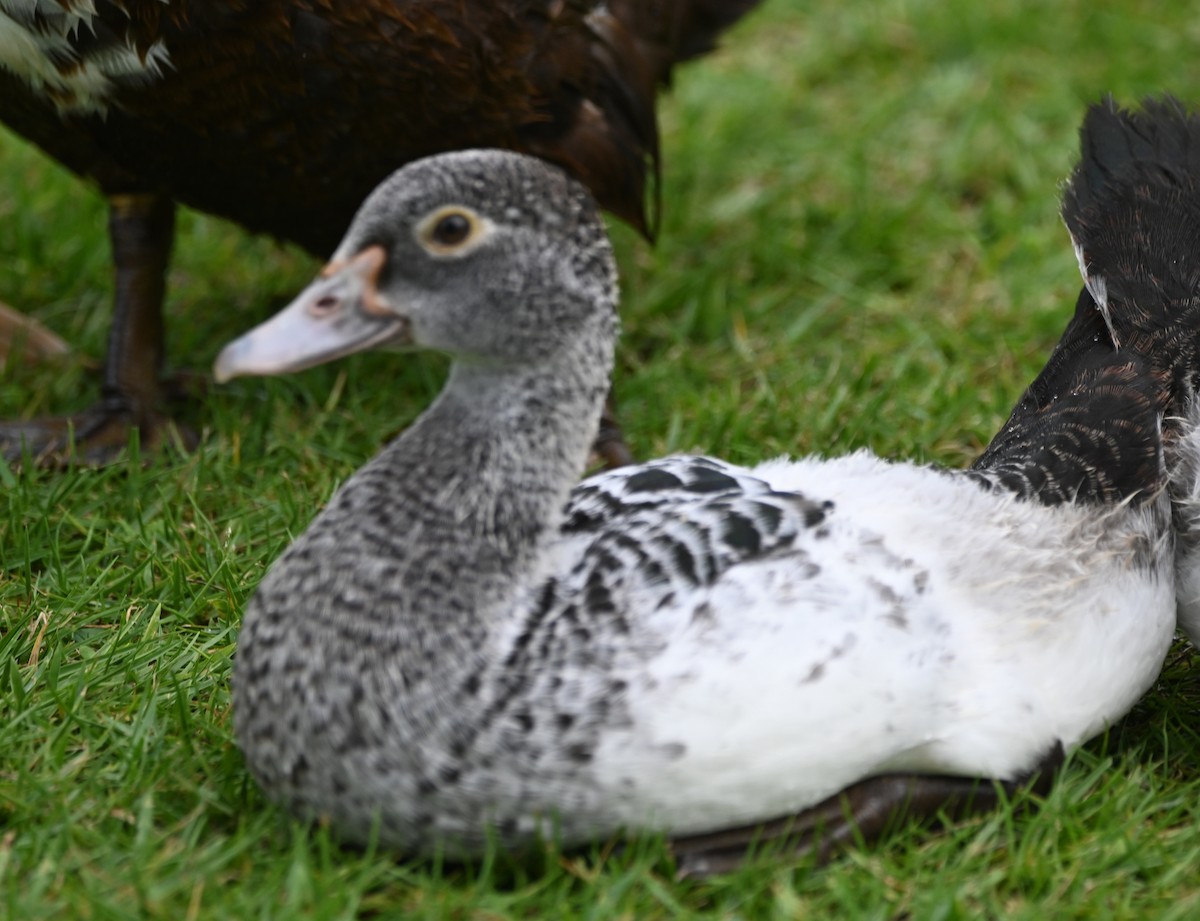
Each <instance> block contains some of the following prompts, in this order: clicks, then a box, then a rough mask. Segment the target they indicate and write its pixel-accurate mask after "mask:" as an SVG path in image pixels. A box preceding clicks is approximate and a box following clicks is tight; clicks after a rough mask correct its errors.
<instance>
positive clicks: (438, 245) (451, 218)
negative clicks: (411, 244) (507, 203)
mask: <svg viewBox="0 0 1200 921" xmlns="http://www.w3.org/2000/svg"><path fill="white" fill-rule="evenodd" d="M491 230H492V223H491V221H489V220H487V219H486V218H484V217H482V216H481V215H479V214H476V213H475V212H474V211H472V210H471V209H470V208H466V207H464V206H462V205H450V206H447V207H444V208H438V209H437V210H436V211H434V212H432V213H430V214H429V215H427V216H426V217H425V218H424V219H423V220H422V221H421V223H420V224H419V225H417V240H418V241H419V242H420V244H421V246H423V247H424V248H425V249H426V250H428V251H429V252H430V253H432V254H433V255H435V256H465V255H466V254H467V253H469V252H470V251H471V250H473V249H475V247H477V246H478V245H479V244H480V243H482V242H483V241H484V240H485V239H487V237H488V236H489V235H490V233H491Z"/></svg>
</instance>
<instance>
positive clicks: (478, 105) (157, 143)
mask: <svg viewBox="0 0 1200 921" xmlns="http://www.w3.org/2000/svg"><path fill="white" fill-rule="evenodd" d="M757 2H758V0H609V2H607V3H601V2H598V0H360V2H357V3H345V4H330V3H328V2H321V0H211V2H205V3H199V2H194V0H169V2H165V3H164V2H161V0H94V2H93V3H83V2H81V0H59V2H58V3H57V4H55V3H53V2H47V0H41V2H38V3H35V2H32V0H0V14H4V16H7V20H6V19H5V18H4V16H0V121H3V122H4V123H5V124H6V125H8V126H9V127H10V128H12V129H13V130H14V131H16V132H17V133H18V134H21V135H23V136H24V137H26V138H28V139H29V140H31V141H33V142H34V143H35V144H37V145H38V146H39V147H41V148H42V149H43V150H45V151H46V152H47V153H48V154H50V155H51V156H52V157H54V158H55V159H56V160H59V161H60V162H61V163H63V164H65V165H66V166H67V167H69V168H70V169H71V170H73V171H74V172H76V173H78V174H79V175H81V176H83V177H85V178H87V179H90V180H93V181H95V182H97V183H98V184H99V186H100V188H101V190H102V191H103V192H104V194H105V195H107V196H108V197H109V200H110V204H111V206H112V208H111V214H112V219H111V222H110V224H111V226H110V229H111V234H112V238H113V246H114V263H115V265H116V271H117V294H116V311H115V318H114V325H113V333H112V336H111V339H110V347H109V354H108V359H107V362H106V367H105V383H104V394H105V396H104V401H103V402H104V405H103V406H101V407H98V408H97V410H93V411H92V412H91V413H89V414H88V415H87V416H86V417H84V418H77V419H76V420H75V426H76V431H77V436H79V438H80V441H81V443H82V444H81V453H82V454H88V453H91V454H93V456H95V457H96V458H97V459H102V458H103V457H104V456H106V455H107V454H109V453H111V450H112V449H114V448H119V447H120V446H123V445H124V444H125V442H126V431H127V427H128V425H129V424H130V423H132V424H135V425H139V426H140V427H141V428H142V429H143V441H144V442H146V441H150V440H153V439H154V433H155V431H156V430H157V428H158V425H157V423H159V422H160V421H162V420H160V418H159V417H158V416H157V415H156V408H155V407H156V404H157V403H158V402H159V397H160V384H159V374H160V368H161V362H162V329H161V327H162V314H161V307H162V298H163V272H164V270H165V267H166V264H167V261H168V258H169V252H170V246H171V239H172V233H173V206H174V203H175V202H180V203H183V204H187V205H189V206H191V207H194V208H197V209H199V210H201V211H206V212H209V213H212V214H216V215H219V216H221V217H225V218H229V219H231V220H234V221H236V222H237V223H239V224H241V225H243V226H245V227H246V228H248V229H250V230H252V231H256V232H263V233H269V234H272V235H274V236H277V237H280V238H282V239H284V240H290V241H294V242H296V243H298V244H300V245H301V246H303V247H304V248H305V249H307V250H309V251H310V252H312V253H314V254H315V255H318V256H326V255H328V254H329V252H330V251H331V250H332V248H333V246H334V245H335V244H336V242H337V240H338V239H339V238H340V236H341V235H342V233H343V231H344V230H345V228H346V225H347V224H348V223H349V221H350V218H351V217H352V215H353V213H354V211H355V209H356V208H357V207H358V205H359V203H360V202H361V201H362V199H363V198H364V197H365V196H366V194H367V192H369V191H370V190H371V189H372V188H373V187H374V186H375V185H376V184H377V183H378V182H379V180H380V179H382V178H383V177H384V176H386V175H387V174H389V173H390V172H391V171H392V170H393V169H395V168H396V167H398V166H400V165H402V164H403V163H405V162H408V161H410V160H413V159H416V158H418V157H422V156H425V155H427V154H432V153H436V152H440V151H445V150H453V149H459V148H466V147H504V148H510V149H514V150H521V151H525V152H528V153H532V154H535V155H538V156H541V157H544V158H546V159H548V160H550V161H552V162H554V163H557V164H559V165H561V166H563V167H564V168H566V169H567V170H568V171H570V172H571V173H573V174H574V175H575V176H577V177H578V178H579V179H581V180H582V181H583V182H584V183H585V184H586V185H587V186H588V187H589V188H590V189H591V190H592V192H593V194H595V196H596V197H597V199H598V201H599V202H600V203H601V205H602V206H603V207H605V208H606V209H608V210H609V211H611V212H613V213H614V214H616V215H617V216H619V217H620V218H622V219H623V220H625V221H628V222H629V223H631V224H632V225H633V226H635V227H637V228H638V229H639V230H640V231H642V233H644V234H646V235H647V236H652V234H653V229H654V223H655V218H656V216H657V202H656V200H655V198H654V196H655V195H656V191H657V185H656V183H655V179H656V176H657V170H658V135H657V128H656V121H655V114H654V100H655V94H656V91H657V89H658V88H659V87H660V86H662V85H664V84H666V83H667V82H668V80H669V78H670V74H671V69H672V67H673V65H674V64H676V63H678V62H679V61H681V60H685V59H687V58H690V57H692V56H694V55H697V54H700V53H702V52H704V51H705V50H707V49H709V48H711V47H712V44H713V41H714V39H715V37H716V35H717V34H718V33H719V32H720V31H721V30H722V29H723V28H725V27H726V26H727V25H729V24H730V23H732V22H734V21H735V20H737V19H738V18H739V17H740V16H741V15H742V14H743V13H745V12H746V11H747V10H749V9H750V8H752V7H753V6H754V5H755V4H756V3H757ZM92 8H94V10H95V14H94V15H92V14H91V13H90V12H89V10H90V9H92ZM6 21H7V22H10V23H12V24H15V25H9V26H6V25H5V22H6ZM18 33H19V34H18ZM22 43H24V46H26V50H25V52H24V55H22V50H21V49H22ZM31 43H32V46H33V47H37V48H39V49H40V57H39V55H37V54H35V55H30V54H29V53H28V50H27V47H28V46H30V44H31ZM14 49H15V50H14ZM114 423H115V424H114ZM63 432H64V426H63V424H62V421H61V420H59V421H58V422H56V423H42V422H34V423H26V424H22V425H8V426H3V427H0V445H3V448H4V450H5V451H6V453H8V454H10V455H11V454H13V453H14V452H19V451H20V441H21V439H25V440H26V441H27V443H28V444H29V445H30V447H31V448H32V450H33V452H34V453H35V454H46V455H49V454H54V453H56V452H58V451H61V450H62V449H63V447H64V443H63V439H62V435H63Z"/></svg>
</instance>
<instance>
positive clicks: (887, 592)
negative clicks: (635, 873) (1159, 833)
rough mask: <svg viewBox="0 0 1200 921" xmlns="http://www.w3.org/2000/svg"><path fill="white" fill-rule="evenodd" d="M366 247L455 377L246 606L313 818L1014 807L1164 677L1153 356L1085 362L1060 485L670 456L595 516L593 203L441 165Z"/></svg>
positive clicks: (524, 180) (519, 824)
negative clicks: (380, 260)
mask: <svg viewBox="0 0 1200 921" xmlns="http://www.w3.org/2000/svg"><path fill="white" fill-rule="evenodd" d="M450 205H453V206H456V207H457V206H459V205H463V206H466V207H469V208H472V209H475V210H477V211H479V212H480V213H482V214H484V215H486V217H487V218H488V220H489V221H490V222H491V223H490V225H489V227H490V229H489V230H488V231H487V236H486V237H485V238H484V240H483V242H482V243H480V244H479V245H477V246H475V247H474V248H472V249H471V250H470V251H469V253H467V254H465V255H463V256H462V257H461V258H457V259H455V260H453V261H450V262H448V261H445V260H441V259H435V258H430V257H428V255H427V254H424V253H423V252H422V251H421V249H420V247H419V245H418V243H417V242H416V239H415V236H414V232H413V230H412V228H413V227H415V226H419V222H420V220H421V218H422V217H423V216H424V215H426V214H429V213H431V212H433V211H434V210H436V209H437V208H440V207H446V206H450ZM368 245H381V246H384V247H385V249H386V250H387V252H388V268H387V270H386V271H385V272H384V273H383V274H382V275H381V281H380V296H381V298H382V299H383V300H384V301H385V302H386V303H387V304H389V305H391V306H392V308H393V309H395V310H396V311H403V312H404V314H405V317H406V321H407V323H408V324H409V327H410V328H411V329H412V330H413V336H414V339H415V340H416V342H417V344H418V345H425V346H426V347H434V348H439V349H442V350H445V351H448V352H450V353H451V354H452V356H453V357H454V359H455V363H454V365H453V369H452V371H451V374H450V378H449V380H448V382H447V384H446V387H445V389H444V390H443V392H442V394H441V395H440V396H439V398H438V399H437V401H436V402H435V403H434V405H433V406H432V407H430V409H429V410H428V411H427V412H426V413H425V414H424V415H423V416H422V417H421V418H420V419H419V420H418V421H417V422H416V423H415V424H414V425H413V426H412V427H411V428H410V429H409V430H408V431H406V432H405V433H404V434H402V435H401V436H400V437H399V438H398V439H397V440H396V441H394V442H393V443H392V444H391V445H390V446H389V447H388V448H386V449H385V450H384V452H383V453H382V454H380V455H379V456H378V457H377V458H375V459H374V460H373V461H371V462H370V463H369V464H368V465H367V466H366V467H364V468H363V469H362V470H361V471H360V472H359V473H358V474H356V475H355V476H354V477H353V478H351V480H350V481H349V482H347V483H346V485H345V486H344V487H343V488H342V489H341V490H340V491H339V492H338V493H337V494H336V495H335V496H334V497H333V499H332V500H331V501H330V503H329V505H328V507H327V508H326V509H325V510H324V511H323V512H322V513H321V514H320V515H319V516H318V517H317V518H316V519H315V520H314V522H313V523H312V525H311V526H310V528H309V529H308V530H307V531H306V532H305V534H304V535H302V536H301V537H300V539H298V540H297V541H296V543H295V544H294V545H293V546H292V547H291V548H290V549H289V550H288V551H287V552H286V553H285V554H284V556H283V557H281V559H280V560H279V561H278V562H277V563H276V564H275V565H274V566H273V567H272V569H271V571H270V572H269V573H268V575H267V576H266V578H264V580H263V582H262V584H261V586H260V587H259V589H258V591H257V593H256V594H255V596H254V598H253V600H252V601H251V603H250V605H249V607H248V609H247V612H246V618H245V624H244V627H243V631H242V635H241V638H240V640H239V645H238V651H237V657H236V661H235V674H234V706H235V710H234V713H235V729H236V732H237V737H238V741H239V744H240V745H241V747H242V749H243V751H244V752H245V754H246V758H247V761H248V764H249V766H250V768H251V770H252V771H253V773H254V775H255V776H256V777H257V778H258V780H259V781H260V783H261V784H262V785H263V787H264V789H265V790H266V791H267V792H268V793H269V794H270V795H271V796H272V797H274V798H276V799H277V800H279V801H280V802H282V803H284V804H285V805H287V806H288V807H289V808H290V809H291V810H292V811H294V812H295V813H297V814H299V815H302V816H308V817H322V818H325V819H327V820H329V821H330V822H332V823H333V825H334V827H336V828H337V829H338V830H339V831H340V832H341V833H342V834H344V835H345V836H347V837H348V838H351V839H356V840H367V839H369V838H371V836H372V835H373V834H375V833H376V832H377V833H378V835H379V839H380V840H381V841H382V842H383V843H385V844H387V845H390V846H396V847H400V848H403V849H405V850H408V851H417V852H427V851H431V850H433V849H435V848H445V849H446V850H448V851H449V852H451V853H455V854H471V853H477V852H479V851H480V850H481V849H482V847H483V846H484V844H485V842H486V841H487V839H488V836H489V835H491V834H494V835H496V836H497V838H498V839H499V840H500V841H501V842H502V843H503V844H505V845H506V846H512V847H516V846H520V845H522V844H526V843H529V842H531V841H532V840H533V839H534V838H535V837H536V836H537V835H539V834H543V835H544V834H553V835H557V836H559V837H560V838H561V839H562V840H563V841H565V842H567V843H573V842H579V841H583V840H587V839H590V838H594V837H598V836H604V835H609V834H611V833H613V832H615V831H617V830H618V829H621V828H653V829H664V830H667V831H670V832H672V833H675V834H688V833H694V832H703V831H709V830H715V829H720V828H726V827H730V826H737V825H743V824H747V823H749V822H753V821H756V820H765V819H769V818H774V817H777V816H780V815H783V814H787V813H791V812H795V811H797V810H800V809H803V808H804V807H806V806H808V805H811V804H813V803H815V802H817V801H819V800H820V799H822V798H824V797H826V796H828V795H830V794H831V793H834V792H836V791H838V790H840V789H842V788H843V787H845V786H846V785H848V784H850V783H852V782H854V781H856V780H859V779H861V778H863V777H866V776H870V775H872V774H875V773H879V772H883V771H889V770H910V771H922V772H926V771H927V772H933V773H942V774H961V775H965V776H979V777H994V778H997V779H1013V778H1017V777H1020V776H1023V775H1024V774H1025V773H1026V772H1028V771H1029V770H1030V769H1032V768H1033V767H1035V766H1036V765H1037V764H1039V763H1040V762H1041V760H1042V759H1043V758H1044V757H1045V755H1046V754H1047V752H1049V751H1051V750H1053V749H1054V747H1055V746H1056V745H1057V744H1059V743H1061V744H1064V745H1066V746H1071V745H1075V744H1078V743H1079V742H1081V741H1083V740H1084V739H1086V738H1088V737H1090V736H1092V735H1094V734H1095V733H1097V732H1100V731H1102V730H1103V729H1104V727H1105V726H1107V725H1109V724H1110V723H1111V722H1112V721H1113V720H1116V719H1118V718H1119V717H1120V716H1121V715H1122V714H1123V713H1124V712H1125V711H1126V710H1127V709H1128V708H1129V707H1130V706H1132V704H1133V702H1134V701H1135V700H1136V699H1137V698H1138V696H1140V694H1141V693H1142V692H1143V691H1144V690H1145V689H1146V688H1147V687H1148V686H1149V684H1150V683H1151V682H1152V681H1153V679H1154V677H1155V676H1156V675H1157V673H1158V670H1159V668H1160V666H1161V663H1162V659H1163V656H1164V655H1165V652H1166V649H1167V646H1168V644H1169V642H1170V639H1171V636H1172V633H1173V630H1174V623H1175V612H1174V580H1173V572H1174V570H1173V567H1172V560H1173V552H1174V549H1173V542H1172V538H1171V532H1170V528H1169V521H1170V517H1169V507H1168V500H1167V493H1166V489H1165V487H1164V482H1165V473H1164V465H1163V457H1162V450H1161V439H1160V428H1159V426H1160V417H1161V414H1162V402H1163V401H1162V400H1161V399H1159V397H1158V395H1157V391H1156V385H1155V384H1154V382H1153V380H1151V379H1150V378H1149V377H1148V376H1147V374H1146V373H1145V372H1146V368H1145V366H1144V364H1142V363H1139V362H1138V360H1137V358H1136V356H1134V357H1133V358H1128V357H1126V356H1123V355H1118V354H1116V353H1115V352H1114V350H1113V349H1112V347H1111V345H1110V344H1108V343H1106V342H1104V341H1095V340H1093V341H1091V343H1090V345H1089V346H1088V347H1087V348H1085V349H1082V350H1081V351H1080V352H1079V353H1077V354H1076V359H1077V360H1076V361H1074V362H1072V363H1071V366H1068V365H1067V364H1065V363H1061V362H1060V367H1059V368H1058V371H1057V373H1056V375H1055V376H1054V377H1053V379H1052V380H1050V381H1048V382H1047V383H1046V385H1045V388H1044V390H1045V393H1046V394H1047V395H1048V396H1049V397H1050V398H1051V399H1050V400H1049V404H1048V405H1049V406H1051V407H1052V409H1051V410H1049V411H1047V410H1046V408H1045V407H1034V408H1033V409H1031V410H1030V412H1031V416H1032V417H1033V421H1031V422H1029V423H1028V425H1029V426H1032V427H1033V428H1036V429H1037V430H1038V431H1039V432H1041V434H1042V436H1043V443H1042V447H1043V448H1045V449H1046V450H1047V451H1050V452H1051V453H1050V454H1048V455H1047V457H1051V456H1052V457H1053V458H1054V459H1055V463H1056V467H1055V470H1054V476H1053V479H1052V481H1051V480H1048V479H1046V478H1045V477H1043V478H1042V479H1041V480H1039V479H1038V476H1037V475H1036V474H1035V472H1034V467H1035V466H1036V464H1037V463H1038V457H1037V455H1036V452H1034V454H1033V455H1032V456H1031V455H1030V453H1029V452H1028V450H1027V448H1028V445H1027V442H1026V441H1024V440H1022V439H1020V438H1016V439H1014V440H1012V441H1010V442H1009V447H1008V449H1007V450H999V449H998V450H996V451H994V452H992V461H991V463H990V464H989V465H984V466H983V467H981V468H980V469H978V470H973V471H947V470H942V469H938V468H933V467H925V466H917V465H911V464H902V463H889V462H886V461H883V460H880V459H878V458H875V457H873V456H871V455H869V454H867V453H865V452H860V453H858V454H854V455H851V456H849V457H846V458H840V459H833V460H822V459H816V458H813V459H807V460H799V461H795V460H787V459H781V460H778V461H772V462H769V463H766V464H763V465H760V466H758V467H755V468H752V469H747V468H740V467H736V466H734V465H731V464H727V463H725V462H723V461H719V460H715V459H710V458H703V457H674V458H667V459H664V460H659V461H654V462H651V463H648V464H644V465H640V466H637V467H633V468H628V469H622V470H618V471H614V472H612V473H608V474H603V475H600V476H598V477H593V478H591V479H589V480H585V481H584V482H583V483H581V484H579V485H577V486H576V485H574V484H575V482H576V480H577V478H578V476H579V473H580V471H581V469H582V466H583V464H584V461H585V458H586V455H587V450H588V446H589V445H590V443H591V439H592V436H593V435H594V433H595V428H596V423H597V419H598V414H599V410H600V405H601V402H602V399H603V395H604V393H605V391H606V387H607V380H608V372H609V370H610V368H611V362H612V349H613V340H614V337H615V332H616V327H615V320H614V308H615V297H616V291H615V273H614V270H613V265H612V261H611V255H610V253H609V252H608V248H607V243H606V241H605V238H604V234H603V230H602V228H601V226H600V224H599V223H598V221H597V220H596V217H595V213H594V211H593V210H592V209H591V208H590V206H589V205H588V204H587V199H586V196H585V194H584V193H583V192H582V190H580V189H578V187H577V186H575V185H574V184H573V183H571V182H570V181H569V180H566V179H565V178H564V177H562V176H561V175H560V174H558V173H557V172H556V171H554V170H552V169H550V168H548V167H545V166H543V165H540V164H537V163H536V162H534V161H531V160H528V159H524V158H519V157H515V156H513V155H507V154H501V153H469V154H461V155H456V156H451V157H439V158H434V159H432V160H429V161H422V162H421V163H418V164H415V165H414V166H412V167H409V168H407V169H405V170H403V171H401V172H400V173H398V174H397V175H396V176H395V177H393V179H391V180H389V182H388V183H386V184H385V185H384V186H382V187H381V188H380V190H378V191H377V192H376V193H375V194H374V195H373V196H372V197H371V199H369V200H368V202H367V203H366V204H365V205H364V207H363V209H362V210H361V211H360V213H359V215H358V216H357V217H356V219H355V221H354V223H353V225H352V227H351V229H350V231H349V232H348V234H347V236H346V239H345V241H344V242H343V244H342V246H341V247H340V248H339V250H338V254H339V258H343V259H345V258H349V257H352V256H353V255H354V254H355V253H356V252H358V251H360V250H361V249H362V248H363V247H364V246H368ZM298 303H302V299H300V300H298ZM254 335H255V334H253V333H252V334H249V336H248V337H247V340H248V341H249V340H251V338H252V337H253V336H254ZM231 348H233V347H231ZM245 351H246V350H245V349H244V348H243V349H240V350H239V352H238V354H239V355H243V354H244V353H245ZM1097 394H1099V397H1100V398H1099V399H1098V401H1097V402H1096V403H1093V398H1094V397H1095V396H1096V395H1097ZM1089 406H1094V407H1098V410H1097V409H1096V408H1094V409H1093V410H1092V411H1091V412H1090V413H1089V411H1088V407H1089ZM1056 420H1066V422H1064V424H1062V425H1061V426H1057V428H1056V424H1057V423H1056ZM1076 423H1080V424H1076ZM1112 426H1116V427H1117V428H1118V429H1119V430H1120V433H1121V434H1120V437H1119V438H1111V437H1109V434H1110V432H1111V431H1113V428H1112ZM1055 439H1059V442H1058V443H1056V441H1055ZM1089 439H1092V440H1093V443H1092V444H1090V445H1089ZM1056 444H1057V445H1058V446H1059V447H1061V448H1062V449H1061V450H1055V448H1056ZM1110 468H1111V469H1110ZM1018 474H1019V475H1018ZM1039 483H1041V484H1045V488H1044V489H1041V488H1040V487H1039ZM1042 492H1045V495H1044V496H1043V495H1042V494H1041V493H1042Z"/></svg>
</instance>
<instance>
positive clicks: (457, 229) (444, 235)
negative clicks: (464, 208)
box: [429, 211, 471, 246]
mask: <svg viewBox="0 0 1200 921" xmlns="http://www.w3.org/2000/svg"><path fill="white" fill-rule="evenodd" d="M470 235H471V219H470V218H469V217H467V216H466V215H465V214H462V213H461V212H458V211H454V212H451V213H450V214H447V215H444V216H443V217H441V218H440V219H439V220H438V222H437V223H436V224H434V225H433V231H432V232H431V233H430V235H429V238H430V239H431V240H432V241H433V242H434V243H437V244H438V245H439V246H457V245H458V244H459V243H461V242H462V241H463V240H465V239H466V238H467V237H469V236H470Z"/></svg>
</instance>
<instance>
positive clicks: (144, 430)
mask: <svg viewBox="0 0 1200 921" xmlns="http://www.w3.org/2000/svg"><path fill="white" fill-rule="evenodd" d="M134 430H136V431H137V433H138V443H139V446H140V450H142V451H144V452H146V453H151V452H157V451H161V450H162V449H163V448H164V447H166V446H168V445H174V446H176V447H178V448H182V449H184V450H188V451H190V450H192V449H193V448H195V447H196V445H197V444H199V438H198V437H197V436H196V434H195V433H194V432H192V431H191V430H190V429H188V428H186V427H184V426H182V425H180V424H178V423H177V422H175V421H174V420H173V419H172V418H171V417H169V416H167V415H165V414H163V413H159V412H156V411H153V410H137V409H134V408H132V407H131V405H130V403H129V401H127V400H125V399H124V398H122V397H109V398H106V399H103V400H101V401H100V402H99V403H97V404H96V405H95V406H93V407H91V408H90V409H87V410H85V411H84V412H82V413H79V414H77V415H74V416H55V417H51V418H45V419H30V420H29V421H27V422H5V423H2V424H0V455H3V457H4V459H5V460H6V461H9V462H10V463H19V462H20V461H22V460H23V459H24V457H25V456H26V453H28V456H29V458H30V460H31V461H32V462H33V463H35V464H36V465H38V466H39V467H65V466H70V465H72V464H80V465H84V466H103V465H105V464H111V463H113V462H115V461H117V460H119V459H120V458H121V457H122V456H123V455H124V453H125V451H126V449H128V447H129V439H130V436H131V434H132V432H133V431H134Z"/></svg>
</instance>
